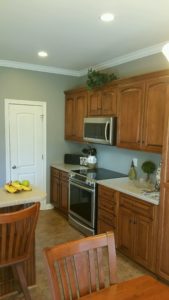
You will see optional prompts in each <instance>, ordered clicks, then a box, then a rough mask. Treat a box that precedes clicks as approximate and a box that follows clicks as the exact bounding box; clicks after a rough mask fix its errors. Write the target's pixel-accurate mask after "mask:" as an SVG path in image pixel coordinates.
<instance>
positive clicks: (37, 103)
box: [5, 99, 46, 192]
mask: <svg viewBox="0 0 169 300" xmlns="http://www.w3.org/2000/svg"><path fill="white" fill-rule="evenodd" d="M11 104H17V105H31V106H41V107H42V109H43V115H44V118H43V170H44V172H43V186H44V192H46V102H41V101H29V100H16V99H5V146H6V182H8V181H9V180H10V144H9V142H10V139H9V114H8V112H9V106H10V105H11Z"/></svg>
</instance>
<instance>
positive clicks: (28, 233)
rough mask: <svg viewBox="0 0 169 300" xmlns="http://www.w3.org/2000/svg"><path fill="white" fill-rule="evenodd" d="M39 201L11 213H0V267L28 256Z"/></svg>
mask: <svg viewBox="0 0 169 300" xmlns="http://www.w3.org/2000/svg"><path fill="white" fill-rule="evenodd" d="M39 207H40V203H36V204H34V205H32V206H30V207H28V208H26V209H23V210H20V211H19V210H18V211H16V212H12V213H1V214H0V267H3V266H8V265H12V264H15V263H16V261H17V262H21V261H24V260H26V259H28V258H29V255H30V247H31V243H32V242H33V239H34V231H35V227H36V223H37V218H38V213H39Z"/></svg>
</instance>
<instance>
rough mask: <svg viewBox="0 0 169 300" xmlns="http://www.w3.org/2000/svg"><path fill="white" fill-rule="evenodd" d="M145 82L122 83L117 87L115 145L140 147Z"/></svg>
mask: <svg viewBox="0 0 169 300" xmlns="http://www.w3.org/2000/svg"><path fill="white" fill-rule="evenodd" d="M144 90H145V83H144V82H143V81H141V82H136V83H134V82H132V83H130V84H122V85H120V86H119V89H118V133H117V146H118V147H123V148H129V149H136V150H138V149H140V141H141V134H142V122H143V105H144V102H143V101H144Z"/></svg>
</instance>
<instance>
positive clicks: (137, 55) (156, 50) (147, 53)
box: [0, 42, 167, 77]
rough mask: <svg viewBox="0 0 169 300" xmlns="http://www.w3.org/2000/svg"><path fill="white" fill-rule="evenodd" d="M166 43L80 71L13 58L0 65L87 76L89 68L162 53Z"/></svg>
mask: <svg viewBox="0 0 169 300" xmlns="http://www.w3.org/2000/svg"><path fill="white" fill-rule="evenodd" d="M166 43H167V42H163V43H160V44H157V45H154V46H151V47H147V48H143V49H140V50H137V51H134V52H131V53H128V54H126V55H122V56H118V57H115V58H113V59H111V60H108V61H105V62H103V63H100V64H98V65H95V66H90V67H88V68H85V69H82V70H80V71H76V70H69V69H63V68H55V67H49V66H42V65H36V64H28V63H22V62H17V61H11V60H0V66H1V67H8V68H16V69H23V70H30V71H37V72H46V73H52V74H58V75H67V76H74V77H81V76H85V75H86V74H87V73H88V69H89V68H93V69H95V70H105V69H109V68H112V67H114V66H118V65H121V64H124V63H128V62H130V61H134V60H137V59H140V58H143V57H147V56H151V55H154V54H158V53H161V51H162V47H163V46H164V45H165V44H166Z"/></svg>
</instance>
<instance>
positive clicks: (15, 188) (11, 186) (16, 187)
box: [4, 181, 32, 194]
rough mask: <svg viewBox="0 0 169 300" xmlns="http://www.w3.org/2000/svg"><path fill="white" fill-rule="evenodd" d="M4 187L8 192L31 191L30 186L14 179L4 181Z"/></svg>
mask: <svg viewBox="0 0 169 300" xmlns="http://www.w3.org/2000/svg"><path fill="white" fill-rule="evenodd" d="M4 188H5V190H6V191H7V192H9V193H12V194H13V193H16V192H20V191H31V190H32V188H31V186H25V185H22V184H19V183H18V182H15V181H13V182H12V181H10V182H9V183H6V184H5V185H4Z"/></svg>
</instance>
